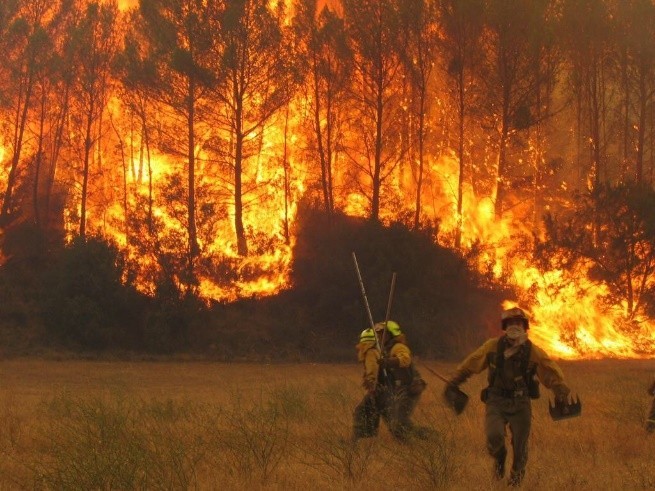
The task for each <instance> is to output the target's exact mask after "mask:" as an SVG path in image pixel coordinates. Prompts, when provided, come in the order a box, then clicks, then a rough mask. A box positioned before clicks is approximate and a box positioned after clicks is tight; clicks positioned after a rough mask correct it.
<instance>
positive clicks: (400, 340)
mask: <svg viewBox="0 0 655 491" xmlns="http://www.w3.org/2000/svg"><path fill="white" fill-rule="evenodd" d="M356 349H357V360H358V361H360V362H362V363H363V365H364V383H363V385H364V388H366V389H367V390H371V389H373V388H375V386H376V385H383V384H384V383H385V381H384V380H382V374H383V372H384V371H383V370H380V366H379V365H378V360H379V359H380V351H379V350H378V349H377V346H376V344H375V341H372V342H370V341H367V342H360V343H358V344H357V345H356ZM384 349H385V351H386V353H387V356H389V357H395V358H398V368H390V369H387V370H385V371H386V372H387V374H388V375H389V376H390V377H393V380H394V381H395V380H398V381H399V383H402V384H403V385H408V384H410V383H411V382H412V376H413V375H412V371H411V365H412V353H411V351H410V349H409V347H408V346H407V344H406V338H405V335H404V334H400V335H399V336H395V337H394V338H392V339H391V340H389V341H388V342H387V343H385V346H384ZM378 373H379V374H380V375H378Z"/></svg>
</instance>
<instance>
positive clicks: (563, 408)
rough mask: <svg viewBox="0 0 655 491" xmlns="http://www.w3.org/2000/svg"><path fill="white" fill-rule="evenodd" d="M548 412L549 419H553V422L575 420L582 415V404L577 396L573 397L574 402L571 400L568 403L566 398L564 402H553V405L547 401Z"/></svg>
mask: <svg viewBox="0 0 655 491" xmlns="http://www.w3.org/2000/svg"><path fill="white" fill-rule="evenodd" d="M548 412H550V417H551V418H553V421H560V420H562V419H568V418H575V417H576V416H580V414H582V403H581V402H580V398H579V397H578V396H576V397H575V400H574V399H573V398H571V400H570V401H569V398H568V397H567V398H566V400H565V401H555V403H554V404H553V403H552V402H551V401H550V400H549V401H548Z"/></svg>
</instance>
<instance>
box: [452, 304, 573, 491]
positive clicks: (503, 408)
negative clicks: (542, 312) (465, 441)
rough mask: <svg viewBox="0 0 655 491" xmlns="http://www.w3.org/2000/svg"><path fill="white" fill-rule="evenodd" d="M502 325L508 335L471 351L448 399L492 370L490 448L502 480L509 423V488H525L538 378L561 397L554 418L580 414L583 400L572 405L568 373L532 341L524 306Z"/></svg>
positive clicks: (487, 395) (487, 396)
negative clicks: (475, 377)
mask: <svg viewBox="0 0 655 491" xmlns="http://www.w3.org/2000/svg"><path fill="white" fill-rule="evenodd" d="M501 326H502V329H503V331H504V332H505V334H504V335H503V336H501V337H499V338H492V339H489V340H488V341H486V342H485V343H484V344H483V345H482V346H481V347H480V348H478V349H477V350H476V351H474V352H473V353H471V354H470V355H469V356H468V357H467V358H466V359H465V360H464V361H463V362H462V363H461V364H460V365H459V366H458V367H457V371H456V373H455V375H454V376H453V377H452V378H451V379H450V381H449V385H448V387H447V388H446V392H445V394H444V395H445V396H446V398H448V395H449V393H451V392H452V390H453V389H454V388H458V386H459V385H460V384H461V383H463V382H464V381H466V380H467V379H468V378H469V377H470V376H471V375H473V374H476V373H480V372H482V371H483V370H484V369H485V368H488V369H489V372H488V381H489V386H488V387H487V388H486V389H484V390H483V391H482V394H481V399H482V401H483V402H484V403H485V404H486V415H485V425H484V426H485V432H486V438H487V450H488V451H489V454H490V455H491V456H492V457H493V458H494V476H495V477H496V478H497V479H502V478H503V476H504V475H505V458H506V457H507V449H506V447H505V429H506V426H507V425H509V429H510V431H511V435H512V450H513V454H514V459H513V463H512V470H511V473H510V476H509V481H508V484H509V485H511V486H519V485H520V484H521V481H522V480H523V476H524V475H525V466H526V463H527V461H528V437H529V435H530V423H531V418H532V407H531V402H530V399H536V398H537V397H539V382H538V381H537V380H535V378H534V376H535V374H536V376H537V378H538V379H539V381H541V383H543V384H544V386H546V387H547V388H549V389H552V391H553V392H554V394H555V406H554V407H551V416H552V417H553V419H562V418H564V417H570V416H577V415H579V414H580V407H581V406H580V403H579V401H578V402H577V403H574V404H569V403H568V396H569V392H570V390H569V388H568V387H567V386H566V384H565V383H564V379H563V375H562V371H561V370H560V368H559V367H558V366H557V365H556V364H555V362H553V361H552V360H551V359H550V358H549V357H548V355H547V354H546V353H545V352H544V351H543V350H542V349H541V348H539V347H538V346H536V345H534V344H533V343H532V342H531V341H530V340H528V333H527V331H528V328H529V322H528V317H527V315H526V314H525V312H524V311H523V310H522V309H520V308H512V309H509V310H505V311H503V313H502V315H501Z"/></svg>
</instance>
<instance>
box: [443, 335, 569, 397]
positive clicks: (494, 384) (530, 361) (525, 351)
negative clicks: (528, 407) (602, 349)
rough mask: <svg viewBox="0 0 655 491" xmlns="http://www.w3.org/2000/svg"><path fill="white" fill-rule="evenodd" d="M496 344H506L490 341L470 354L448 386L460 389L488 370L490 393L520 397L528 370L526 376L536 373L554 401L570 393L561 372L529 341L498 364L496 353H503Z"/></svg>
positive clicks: (525, 388)
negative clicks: (456, 386)
mask: <svg viewBox="0 0 655 491" xmlns="http://www.w3.org/2000/svg"><path fill="white" fill-rule="evenodd" d="M499 343H505V336H502V337H499V338H492V339H489V340H488V341H486V342H485V343H484V344H483V345H482V346H480V347H479V348H478V349H477V350H475V351H474V352H473V353H471V354H470V355H469V356H468V357H467V358H466V359H465V360H464V361H463V362H462V363H460V365H459V366H458V367H457V370H456V374H455V375H454V377H453V378H452V379H451V382H452V383H454V384H457V385H459V384H461V383H463V382H464V381H465V380H467V379H468V378H469V377H470V376H471V375H473V374H477V373H480V372H482V371H483V370H484V369H486V368H488V369H489V383H490V388H491V389H492V390H497V391H498V393H501V394H512V393H516V394H519V393H521V392H522V391H527V387H526V380H527V378H526V373H525V372H526V370H527V372H529V373H536V376H537V378H538V379H539V381H540V382H541V383H542V384H544V386H545V387H547V388H548V389H551V390H552V391H553V392H554V393H555V397H557V398H561V399H564V398H566V397H567V396H568V395H569V393H570V389H569V388H568V387H567V385H566V384H565V383H564V375H563V374H562V370H561V369H560V368H559V366H558V365H557V364H556V363H555V362H554V361H553V360H551V359H550V357H549V356H548V354H547V353H546V352H545V351H544V350H543V349H541V348H539V347H538V346H536V345H535V344H534V343H532V342H531V341H529V340H528V341H526V342H525V343H524V344H523V345H522V346H521V348H520V349H519V350H518V351H517V352H516V353H515V354H513V355H512V356H511V357H509V358H507V359H503V360H499V359H498V356H499V353H502V352H503V350H502V346H501V349H500V350H499V346H498V344H499ZM528 343H530V344H528ZM501 356H502V355H501ZM526 358H527V359H526ZM526 362H527V363H526ZM526 395H527V392H526Z"/></svg>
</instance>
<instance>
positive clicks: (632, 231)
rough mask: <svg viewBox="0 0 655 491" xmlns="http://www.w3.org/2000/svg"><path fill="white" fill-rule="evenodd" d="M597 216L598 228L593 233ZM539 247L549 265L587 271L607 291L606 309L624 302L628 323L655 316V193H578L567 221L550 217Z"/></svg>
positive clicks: (618, 189) (638, 189)
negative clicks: (597, 231) (654, 309)
mask: <svg viewBox="0 0 655 491" xmlns="http://www.w3.org/2000/svg"><path fill="white" fill-rule="evenodd" d="M594 216H596V217H597V219H598V223H599V225H600V229H599V233H598V234H595V233H594V230H593V227H592V226H591V224H592V223H593V220H594ZM546 229H547V235H546V237H545V239H544V241H543V242H542V243H541V246H540V247H539V248H538V250H539V252H540V255H541V257H542V258H544V259H546V263H548V264H550V265H551V266H555V267H557V268H564V269H573V268H576V266H577V265H578V264H582V265H584V266H585V269H587V268H588V271H589V274H590V278H592V279H595V280H596V281H599V282H602V283H603V284H606V285H607V286H608V287H609V292H610V296H609V298H607V299H606V300H607V303H608V305H616V304H617V303H618V304H621V305H623V307H624V314H625V317H626V319H629V320H638V319H640V318H642V317H643V316H644V315H652V313H653V307H652V305H653V300H655V191H653V189H652V188H650V187H647V186H644V185H640V184H632V183H628V184H620V185H617V186H599V187H598V188H597V189H595V190H594V191H593V192H590V193H586V194H583V195H580V196H579V197H578V199H577V201H576V205H575V207H574V208H573V210H572V212H571V213H567V214H566V218H565V219H564V220H562V219H560V220H557V219H556V218H555V217H554V216H553V215H550V216H549V217H548V219H547V221H546Z"/></svg>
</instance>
